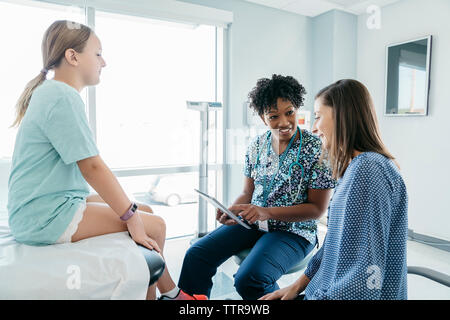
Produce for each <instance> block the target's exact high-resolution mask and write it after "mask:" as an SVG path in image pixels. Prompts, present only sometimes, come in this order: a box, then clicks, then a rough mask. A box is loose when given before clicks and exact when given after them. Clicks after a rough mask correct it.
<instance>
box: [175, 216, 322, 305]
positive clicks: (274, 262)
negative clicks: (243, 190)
mask: <svg viewBox="0 0 450 320" xmlns="http://www.w3.org/2000/svg"><path fill="white" fill-rule="evenodd" d="M314 245H315V244H312V243H310V242H309V241H308V240H306V239H305V238H303V237H301V236H299V235H296V234H293V233H291V232H286V231H271V232H263V231H260V230H256V229H252V230H248V229H245V228H243V227H242V226H240V225H233V226H225V225H223V226H221V227H219V228H217V229H216V230H214V231H212V232H211V233H209V234H207V235H206V236H204V237H203V238H200V239H199V240H198V241H197V242H195V243H194V244H193V245H192V246H191V247H190V248H189V250H188V251H187V252H186V255H185V257H184V261H183V267H182V269H181V274H180V280H179V282H178V287H179V288H180V289H182V290H183V291H185V292H186V293H188V294H204V295H207V296H208V297H209V296H210V294H211V288H212V285H213V283H212V278H213V276H214V275H215V274H216V271H217V268H218V267H219V266H220V265H221V264H222V263H224V262H225V261H226V260H227V259H228V258H230V257H231V256H233V255H235V254H237V253H238V252H240V251H242V250H244V249H248V248H252V250H251V251H250V253H249V255H248V256H247V257H246V258H245V260H244V261H243V262H242V263H241V265H240V267H239V270H238V271H237V272H236V274H235V275H234V286H235V288H236V290H237V292H238V293H239V295H240V296H241V297H242V298H243V299H244V300H256V299H258V298H260V297H262V296H263V295H265V294H267V293H270V292H273V291H275V290H278V289H279V286H278V285H277V283H276V281H277V280H278V279H279V278H280V277H281V276H282V275H283V274H285V273H286V272H287V271H289V269H290V268H292V267H293V266H294V265H296V264H297V263H299V262H300V261H301V260H303V258H304V257H305V256H307V255H308V253H309V252H311V250H312V249H313V248H314Z"/></svg>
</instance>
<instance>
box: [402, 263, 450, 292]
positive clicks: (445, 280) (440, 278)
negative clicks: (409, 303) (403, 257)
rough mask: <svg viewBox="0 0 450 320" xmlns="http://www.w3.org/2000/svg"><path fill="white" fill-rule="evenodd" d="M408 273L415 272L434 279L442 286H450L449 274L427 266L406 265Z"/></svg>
mask: <svg viewBox="0 0 450 320" xmlns="http://www.w3.org/2000/svg"><path fill="white" fill-rule="evenodd" d="M408 273H409V274H416V275H419V276H422V277H425V278H428V279H430V280H433V281H436V282H438V283H440V284H443V285H444V286H447V287H450V276H449V275H447V274H445V273H441V272H438V271H436V270H433V269H429V268H424V267H415V266H408Z"/></svg>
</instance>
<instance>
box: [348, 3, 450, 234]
mask: <svg viewBox="0 0 450 320" xmlns="http://www.w3.org/2000/svg"><path fill="white" fill-rule="evenodd" d="M449 17H450V1H449V0H429V1H423V0H403V1H400V2H397V3H395V4H392V5H389V6H386V7H383V8H382V9H381V28H380V29H379V30H369V29H368V28H367V27H366V20H367V18H368V15H366V14H363V15H360V16H359V17H358V49H357V78H358V80H360V81H361V82H363V83H364V84H366V85H367V87H368V89H369V91H370V92H371V94H372V96H373V99H374V103H375V105H376V108H377V114H378V119H379V121H380V126H381V132H382V136H383V140H384V141H385V142H386V144H387V146H388V148H389V150H390V151H391V152H392V153H393V154H394V156H395V157H397V159H398V161H399V163H400V166H401V169H402V174H403V177H404V179H405V181H406V185H407V189H408V194H409V228H410V229H413V230H414V231H415V232H417V233H421V234H425V235H429V236H434V237H438V238H441V239H446V240H450V229H449V226H450V215H449V213H450V205H449V204H450V202H449V199H450V166H449V158H450V131H449V120H450V88H449V87H450V81H449V80H448V76H449V72H450V23H449V22H448V19H449ZM429 34H431V35H432V36H433V46H432V58H431V79H430V80H431V89H430V96H429V115H428V116H427V117H405V118H398V117H385V116H383V106H384V85H385V63H386V60H385V59H386V56H385V49H386V46H387V45H389V44H392V43H396V42H401V41H405V40H410V39H414V38H418V37H421V36H425V35H429Z"/></svg>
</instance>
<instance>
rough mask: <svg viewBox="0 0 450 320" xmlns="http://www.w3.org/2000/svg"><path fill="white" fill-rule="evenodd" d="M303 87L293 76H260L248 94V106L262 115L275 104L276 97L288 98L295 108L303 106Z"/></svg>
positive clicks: (304, 91)
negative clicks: (269, 77)
mask: <svg viewBox="0 0 450 320" xmlns="http://www.w3.org/2000/svg"><path fill="white" fill-rule="evenodd" d="M305 94H306V90H305V88H304V87H303V86H302V85H301V84H300V83H299V82H298V81H297V80H296V79H295V78H293V77H291V76H282V75H278V74H274V75H272V79H268V78H262V79H259V80H258V82H257V83H256V87H254V88H253V90H252V91H250V93H249V94H248V98H249V100H250V105H249V107H250V108H252V109H254V110H255V111H256V112H257V113H258V115H260V116H262V115H263V114H264V113H266V112H268V111H269V110H270V109H272V108H273V107H276V105H277V99H278V98H282V99H286V100H289V101H290V102H291V103H292V104H293V105H294V108H295V109H298V108H300V107H301V106H303V102H304V100H305V98H304V95H305Z"/></svg>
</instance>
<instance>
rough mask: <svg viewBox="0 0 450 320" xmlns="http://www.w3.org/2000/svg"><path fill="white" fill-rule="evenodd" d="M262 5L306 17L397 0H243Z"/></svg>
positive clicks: (357, 10) (361, 9)
mask: <svg viewBox="0 0 450 320" xmlns="http://www.w3.org/2000/svg"><path fill="white" fill-rule="evenodd" d="M245 1H247V2H253V3H256V4H260V5H263V6H267V7H271V8H276V9H280V10H285V11H289V12H293V13H297V14H301V15H304V16H308V17H315V16H317V15H320V14H322V13H324V12H327V11H329V10H333V9H338V10H342V11H347V12H350V13H354V14H357V15H359V14H361V13H365V12H366V10H367V8H368V7H369V6H372V5H376V6H379V7H383V6H385V5H388V4H391V3H394V2H397V1H399V0H245Z"/></svg>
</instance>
